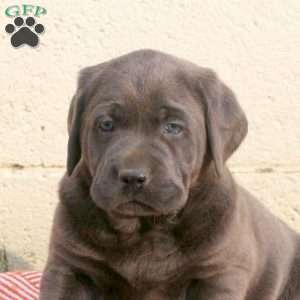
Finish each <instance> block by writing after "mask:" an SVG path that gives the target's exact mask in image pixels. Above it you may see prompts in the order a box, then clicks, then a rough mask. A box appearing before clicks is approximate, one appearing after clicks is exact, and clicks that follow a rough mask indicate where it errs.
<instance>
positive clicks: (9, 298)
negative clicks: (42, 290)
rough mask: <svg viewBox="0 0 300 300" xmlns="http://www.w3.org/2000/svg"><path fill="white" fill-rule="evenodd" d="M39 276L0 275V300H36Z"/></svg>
mask: <svg viewBox="0 0 300 300" xmlns="http://www.w3.org/2000/svg"><path fill="white" fill-rule="evenodd" d="M41 276H42V274H41V273H39V272H8V273H0V300H38V298H39V287H40V281H41Z"/></svg>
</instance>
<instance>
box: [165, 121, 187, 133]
mask: <svg viewBox="0 0 300 300" xmlns="http://www.w3.org/2000/svg"><path fill="white" fill-rule="evenodd" d="M182 130H183V127H182V126H181V125H179V124H177V123H174V122H169V123H167V124H165V125H164V127H163V132H164V133H166V134H174V135H178V134H180V133H181V132H182Z"/></svg>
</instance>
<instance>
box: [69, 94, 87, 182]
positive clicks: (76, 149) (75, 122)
mask: <svg viewBox="0 0 300 300" xmlns="http://www.w3.org/2000/svg"><path fill="white" fill-rule="evenodd" d="M84 104H85V103H84V96H83V92H82V90H81V89H78V91H77V92H76V94H75V95H74V96H73V98H72V101H71V105H70V108H69V113H68V132H69V140H68V157H67V172H68V175H69V176H70V175H71V174H72V172H73V170H74V168H75V167H76V165H77V163H78V162H79V160H80V158H81V146H80V126H81V119H82V114H83V112H84Z"/></svg>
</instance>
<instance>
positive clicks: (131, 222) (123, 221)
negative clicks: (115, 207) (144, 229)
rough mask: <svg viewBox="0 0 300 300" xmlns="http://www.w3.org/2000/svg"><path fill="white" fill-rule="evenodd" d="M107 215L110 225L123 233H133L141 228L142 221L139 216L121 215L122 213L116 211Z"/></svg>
mask: <svg viewBox="0 0 300 300" xmlns="http://www.w3.org/2000/svg"><path fill="white" fill-rule="evenodd" d="M107 216H108V220H109V222H110V225H111V226H112V227H113V228H114V230H116V231H117V232H119V233H121V234H123V235H132V234H134V233H136V232H138V231H139V230H140V228H141V222H140V220H139V218H138V217H130V218H128V217H125V216H122V217H120V215H118V214H116V213H114V212H109V213H107Z"/></svg>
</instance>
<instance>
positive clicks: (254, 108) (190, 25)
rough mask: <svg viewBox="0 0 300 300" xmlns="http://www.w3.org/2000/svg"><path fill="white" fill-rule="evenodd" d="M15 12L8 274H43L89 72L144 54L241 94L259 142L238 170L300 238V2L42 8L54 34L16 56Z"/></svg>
mask: <svg viewBox="0 0 300 300" xmlns="http://www.w3.org/2000/svg"><path fill="white" fill-rule="evenodd" d="M25 3H26V2H25ZM14 4H17V5H20V4H22V2H18V3H15V2H14V1H6V0H2V1H1V3H0V11H1V17H0V23H1V28H2V29H1V30H0V43H1V47H0V84H1V88H0V270H1V269H2V270H5V269H9V270H25V269H30V270H42V268H43V266H44V263H45V260H46V257H47V248H48V241H49V231H50V227H51V222H52V218H53V213H54V208H55V205H56V203H57V201H58V198H57V185H58V182H59V180H60V178H61V177H62V175H63V173H64V172H65V162H66V145H67V111H68V106H69V103H70V99H71V97H72V95H73V93H74V91H75V86H76V79H77V73H78V71H79V70H80V69H81V68H83V67H85V66H88V65H93V64H97V63H100V62H103V61H105V60H108V59H111V58H113V57H116V56H119V55H122V54H125V53H127V52H130V51H133V50H136V49H140V48H152V49H158V50H161V51H164V52H167V53H170V54H173V55H176V56H179V57H182V58H185V59H188V60H191V61H193V62H195V63H197V64H199V65H201V66H205V67H210V68H212V69H214V70H215V71H216V72H217V73H218V74H219V76H220V77H221V78H222V79H223V80H224V81H225V82H226V83H227V84H228V85H229V86H230V87H231V88H232V89H233V90H234V91H235V93H236V95H237V97H238V99H239V101H240V103H241V105H242V107H243V108H244V110H245V112H246V114H247V117H248V120H249V134H248V136H247V138H246V140H245V142H244V143H243V145H242V147H241V148H240V149H239V150H238V151H237V153H236V154H235V155H234V156H233V157H232V159H231V160H230V162H229V164H230V167H231V170H232V171H233V173H234V176H235V177H236V179H237V180H238V181H239V182H240V183H241V184H243V185H244V186H245V187H246V188H247V189H249V190H250V191H252V193H253V194H255V195H256V196H257V197H258V198H259V199H260V200H261V201H262V202H263V203H264V204H265V205H266V206H268V207H269V208H270V209H271V210H272V211H273V212H274V213H275V214H276V215H278V216H279V217H280V218H281V219H283V220H285V221H286V222H287V223H289V224H290V225H291V226H292V227H293V228H295V229H296V230H298V231H300V99H299V98H300V84H299V79H300V2H299V1H298V0H286V1H281V0H273V1H267V0H253V1H235V0H226V1H225V0H224V1H219V0H176V1H175V0H127V1H125V0H101V1H100V0H99V1H97V0H85V1H80V0H65V1H58V0H57V1H52V0H51V1H50V0H49V1H42V0H41V1H34V0H31V1H30V4H32V5H39V6H42V7H44V8H46V9H47V14H46V15H43V16H40V17H37V18H36V19H37V21H38V22H39V23H41V24H43V25H44V26H45V32H44V33H43V34H41V35H40V44H39V46H38V47H36V48H31V47H29V46H27V45H25V46H22V47H19V48H17V49H16V48H13V47H12V46H11V44H10V36H9V35H8V34H7V33H6V32H5V30H4V28H5V26H6V24H8V23H11V22H13V18H9V17H7V16H6V15H5V9H6V8H7V7H8V6H10V5H14ZM266 238H268V237H266Z"/></svg>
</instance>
